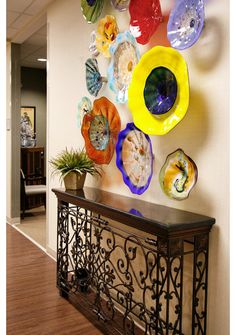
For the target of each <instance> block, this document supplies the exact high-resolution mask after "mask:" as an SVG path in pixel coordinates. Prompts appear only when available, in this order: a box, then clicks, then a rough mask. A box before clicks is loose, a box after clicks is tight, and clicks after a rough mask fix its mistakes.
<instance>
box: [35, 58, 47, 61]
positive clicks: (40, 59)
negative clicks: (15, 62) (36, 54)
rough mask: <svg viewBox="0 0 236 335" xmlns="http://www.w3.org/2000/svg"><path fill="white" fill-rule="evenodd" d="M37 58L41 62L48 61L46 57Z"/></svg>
mask: <svg viewBox="0 0 236 335" xmlns="http://www.w3.org/2000/svg"><path fill="white" fill-rule="evenodd" d="M37 60H38V61H39V62H46V61H47V59H46V58H38V59H37Z"/></svg>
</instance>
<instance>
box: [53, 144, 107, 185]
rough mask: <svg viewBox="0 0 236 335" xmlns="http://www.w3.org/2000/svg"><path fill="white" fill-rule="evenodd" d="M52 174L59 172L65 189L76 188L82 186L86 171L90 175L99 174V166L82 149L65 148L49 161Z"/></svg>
mask: <svg viewBox="0 0 236 335" xmlns="http://www.w3.org/2000/svg"><path fill="white" fill-rule="evenodd" d="M49 163H50V165H51V166H52V168H53V171H52V175H53V174H60V180H64V184H65V188H66V189H67V190H78V189H82V188H83V186H84V181H85V177H86V173H89V174H91V175H92V176H95V175H100V176H101V174H100V171H99V168H98V167H97V165H96V164H95V163H94V161H92V160H91V159H90V158H89V157H88V155H87V153H86V152H85V151H84V149H82V150H74V149H70V150H68V149H67V148H66V149H65V150H63V151H62V152H60V153H59V154H58V155H57V156H56V157H55V158H52V159H51V160H50V161H49Z"/></svg>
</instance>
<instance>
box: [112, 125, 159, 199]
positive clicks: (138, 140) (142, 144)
mask: <svg viewBox="0 0 236 335" xmlns="http://www.w3.org/2000/svg"><path fill="white" fill-rule="evenodd" d="M116 165H117V167H118V168H119V170H120V171H121V173H122V176H123V180H124V182H125V184H126V185H127V186H128V187H129V188H130V190H131V192H132V193H135V194H142V193H144V192H145V191H146V189H147V188H148V186H149V184H150V181H151V179H152V174H153V152H152V143H151V140H150V138H149V136H148V135H146V134H144V133H143V132H142V131H141V130H139V129H138V128H136V127H135V125H134V123H127V125H126V128H125V129H124V130H122V131H121V132H120V133H119V135H118V141H117V144H116Z"/></svg>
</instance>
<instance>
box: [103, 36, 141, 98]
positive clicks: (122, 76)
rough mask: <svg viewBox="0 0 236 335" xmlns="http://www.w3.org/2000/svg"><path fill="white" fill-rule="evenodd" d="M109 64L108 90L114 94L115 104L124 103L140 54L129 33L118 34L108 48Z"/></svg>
mask: <svg viewBox="0 0 236 335" xmlns="http://www.w3.org/2000/svg"><path fill="white" fill-rule="evenodd" d="M110 53H111V56H112V58H111V62H110V65H109V67H108V71H107V79H108V84H109V87H110V89H111V90H112V91H113V92H114V93H115V94H116V102H118V103H125V102H126V101H127V99H128V87H129V84H130V81H131V78H132V73H133V70H134V68H135V66H136V65H137V64H138V62H139V58H140V54H139V50H138V46H137V42H136V40H135V38H134V36H133V35H132V34H131V33H130V32H129V31H125V32H124V33H119V34H118V35H117V37H116V40H115V42H114V43H113V44H112V45H111V46H110Z"/></svg>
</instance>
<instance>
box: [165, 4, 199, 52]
mask: <svg viewBox="0 0 236 335" xmlns="http://www.w3.org/2000/svg"><path fill="white" fill-rule="evenodd" d="M204 17H205V14H204V2H203V0H180V1H177V2H176V6H175V7H174V8H173V10H172V11H171V13H170V17H169V21H168V25H167V37H168V39H169V41H170V44H171V46H172V47H173V48H176V49H180V50H182V49H186V48H189V47H191V46H192V45H193V44H194V43H195V42H197V40H198V38H199V37H200V35H201V32H202V29H203V26H204Z"/></svg>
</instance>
